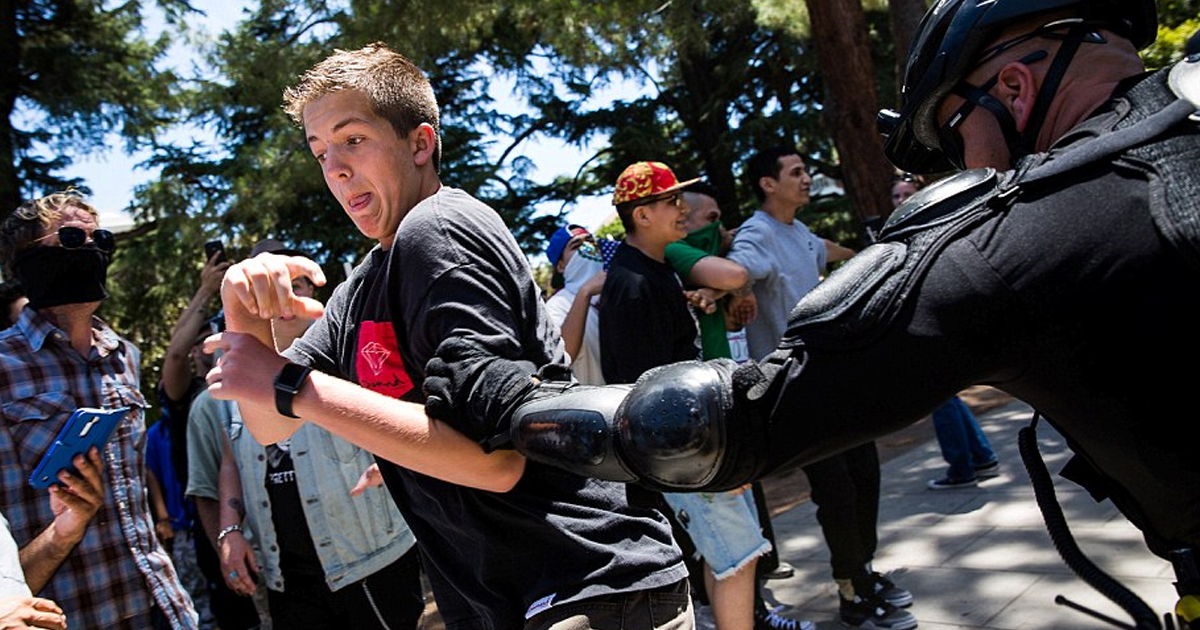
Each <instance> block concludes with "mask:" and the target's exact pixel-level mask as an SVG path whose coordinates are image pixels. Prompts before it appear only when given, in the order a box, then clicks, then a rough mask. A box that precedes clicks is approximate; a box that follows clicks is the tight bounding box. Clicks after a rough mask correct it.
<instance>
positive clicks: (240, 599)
mask: <svg viewBox="0 0 1200 630" xmlns="http://www.w3.org/2000/svg"><path fill="white" fill-rule="evenodd" d="M192 542H193V543H194V544H195V545H196V564H197V565H199V566H200V572H201V573H203V574H204V580H205V581H206V582H208V603H209V606H210V607H211V608H212V613H213V617H216V618H217V625H218V626H219V627H220V628H221V630H251V629H252V628H257V627H258V625H259V621H258V609H257V608H255V607H254V600H253V599H250V598H249V597H246V596H244V595H238V594H237V593H235V592H233V590H232V589H230V588H229V586H228V585H226V584H225V576H223V575H221V560H220V558H218V557H217V552H216V550H214V549H213V548H212V544H211V543H209V542H208V535H207V534H205V533H204V528H203V527H201V526H200V521H199V520H197V521H196V524H195V526H194V527H193V528H192Z"/></svg>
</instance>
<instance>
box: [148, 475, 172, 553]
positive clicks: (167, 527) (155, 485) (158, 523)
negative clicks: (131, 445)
mask: <svg viewBox="0 0 1200 630" xmlns="http://www.w3.org/2000/svg"><path fill="white" fill-rule="evenodd" d="M146 494H147V495H149V496H148V497H147V498H148V499H149V501H150V516H152V517H153V518H154V534H155V535H156V536H158V542H160V543H162V544H163V546H164V547H167V549H168V550H169V549H170V546H171V541H172V540H174V538H175V530H174V529H172V528H171V514H170V513H169V512H168V511H167V500H166V499H165V498H163V491H162V484H160V483H159V482H158V475H155V474H154V471H153V470H150V469H149V468H146Z"/></svg>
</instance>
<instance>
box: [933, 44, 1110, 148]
mask: <svg viewBox="0 0 1200 630" xmlns="http://www.w3.org/2000/svg"><path fill="white" fill-rule="evenodd" d="M1094 28H1095V27H1094V25H1089V24H1087V23H1082V22H1081V23H1077V24H1073V25H1071V27H1070V29H1069V30H1068V31H1067V34H1066V35H1064V36H1063V38H1062V40H1063V44H1062V46H1060V47H1059V49H1058V54H1056V55H1055V56H1054V60H1053V61H1052V62H1051V64H1050V69H1049V70H1047V71H1046V78H1045V80H1043V81H1042V87H1041V88H1040V89H1039V90H1038V93H1037V96H1035V97H1034V100H1033V109H1032V110H1031V111H1030V113H1029V120H1028V123H1027V124H1026V125H1025V130H1024V131H1018V130H1017V121H1016V119H1014V118H1013V116H1012V113H1010V112H1009V111H1008V108H1006V107H1005V106H1004V105H1003V104H1001V103H1000V101H999V100H997V99H996V98H995V97H993V96H992V95H991V94H989V93H988V92H989V90H991V89H992V88H993V87H995V85H996V82H997V81H998V80H999V74H997V75H996V76H993V77H992V78H991V79H989V80H988V81H987V82H986V83H984V84H983V85H981V86H979V87H976V86H973V85H970V84H969V83H966V82H960V83H959V84H958V85H956V86H955V87H954V89H953V90H951V91H952V92H953V93H954V94H956V95H958V96H961V97H962V98H964V99H966V100H967V101H970V102H972V103H975V104H976V105H978V106H979V107H982V108H984V109H986V110H988V111H989V112H991V113H992V115H993V116H994V117H995V118H996V124H997V125H999V127H1000V132H1001V133H1002V134H1003V135H1004V143H1005V145H1006V146H1007V148H1008V154H1009V160H1010V165H1015V164H1016V162H1017V160H1018V159H1020V158H1022V157H1024V156H1026V155H1030V154H1032V153H1036V152H1037V138H1038V134H1040V133H1041V131H1042V126H1043V125H1044V124H1045V122H1046V114H1047V113H1048V112H1049V110H1050V103H1052V102H1053V101H1054V95H1055V93H1057V92H1058V86H1059V85H1060V84H1061V83H1062V79H1063V76H1064V75H1065V74H1066V72H1067V67H1068V66H1069V65H1071V60H1072V59H1074V58H1075V53H1076V52H1078V51H1079V46H1080V44H1082V43H1083V41H1084V38H1085V37H1086V36H1087V35H1088V34H1089V33H1090V32H1092V31H1093V30H1094ZM1047 56H1049V53H1047V52H1046V51H1044V50H1039V51H1035V52H1033V53H1030V54H1028V55H1026V56H1024V57H1022V58H1021V59H1019V60H1018V63H1022V64H1025V65H1029V64H1031V63H1034V62H1037V61H1041V60H1043V59H1045V58H1046V57H1047Z"/></svg>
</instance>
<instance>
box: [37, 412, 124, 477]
mask: <svg viewBox="0 0 1200 630" xmlns="http://www.w3.org/2000/svg"><path fill="white" fill-rule="evenodd" d="M128 412H129V407H120V408H118V409H97V408H94V407H80V408H79V409H76V410H75V413H73V414H71V417H70V418H68V419H67V423H66V424H65V425H63V428H62V430H61V431H59V432H58V437H56V438H54V443H53V444H51V445H50V449H49V450H47V451H46V454H45V455H43V456H42V461H40V462H38V465H37V468H34V469H33V474H31V475H30V476H29V485H31V486H33V487H34V488H38V489H45V488H49V487H50V486H51V485H53V484H56V483H58V471H60V470H62V469H64V468H66V469H67V470H70V471H71V472H72V473H73V474H79V471H78V470H76V469H75V466H74V464H72V463H71V460H73V459H75V456H76V455H78V454H80V453H87V452H88V451H89V450H91V448H92V447H93V446H95V447H96V448H98V449H100V450H101V451H103V450H104V445H105V444H107V443H108V440H109V438H111V437H112V434H113V430H114V429H116V428H117V425H118V424H121V419H122V418H124V417H125V414H126V413H128Z"/></svg>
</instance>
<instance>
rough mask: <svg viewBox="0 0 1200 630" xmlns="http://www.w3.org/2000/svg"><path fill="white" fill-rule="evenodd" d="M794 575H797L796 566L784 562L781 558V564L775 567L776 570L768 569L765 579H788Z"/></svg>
mask: <svg viewBox="0 0 1200 630" xmlns="http://www.w3.org/2000/svg"><path fill="white" fill-rule="evenodd" d="M793 575H796V567H793V566H792V565H790V564H788V563H786V562H784V561H783V560H780V561H779V564H778V565H777V566H776V567H775V569H774V570H772V571H767V572H766V573H764V574H763V579H764V580H786V579H788V578H790V577H792V576H793Z"/></svg>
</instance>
